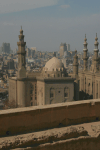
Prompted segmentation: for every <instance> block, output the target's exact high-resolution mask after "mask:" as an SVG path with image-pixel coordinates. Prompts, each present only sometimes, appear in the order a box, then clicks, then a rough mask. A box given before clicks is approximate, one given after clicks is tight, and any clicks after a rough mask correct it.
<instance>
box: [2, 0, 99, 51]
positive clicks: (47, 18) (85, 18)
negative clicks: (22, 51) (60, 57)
mask: <svg viewBox="0 0 100 150" xmlns="http://www.w3.org/2000/svg"><path fill="white" fill-rule="evenodd" d="M0 1H1V3H0V5H1V6H0V20H1V21H0V34H1V36H0V46H1V45H2V43H3V42H6V43H10V45H11V49H15V48H17V41H18V35H19V30H20V28H21V25H22V28H23V31H24V35H25V41H26V45H27V46H28V47H29V48H30V47H37V50H38V51H59V46H60V44H61V42H63V43H65V42H66V43H67V44H70V45H71V50H72V51H74V50H75V48H76V49H77V50H78V51H82V50H83V48H84V47H83V42H84V37H85V34H86V35H87V42H88V51H93V49H94V42H95V36H96V32H97V34H98V42H99V41H100V32H99V24H100V21H99V17H100V9H99V4H100V1H99V0H96V1H95V2H94V1H93V0H91V1H90V0H88V1H86V0H84V1H81V2H80V1H79V0H76V1H74V0H70V1H69V0H68V1H67V2H66V0H62V1H60V0H48V1H47V0H29V1H27V0H21V1H19V0H17V2H13V1H12V0H7V1H6V0H5V1H6V3H5V1H4V0H0ZM12 8H13V9H12Z"/></svg>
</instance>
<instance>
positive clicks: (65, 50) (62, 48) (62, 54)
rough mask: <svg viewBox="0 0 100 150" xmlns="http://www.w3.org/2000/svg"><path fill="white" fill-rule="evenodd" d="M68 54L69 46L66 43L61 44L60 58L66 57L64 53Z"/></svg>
mask: <svg viewBox="0 0 100 150" xmlns="http://www.w3.org/2000/svg"><path fill="white" fill-rule="evenodd" d="M65 52H67V46H66V43H61V44H60V51H59V53H60V56H64V53H65Z"/></svg>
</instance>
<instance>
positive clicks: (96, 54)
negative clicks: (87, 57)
mask: <svg viewBox="0 0 100 150" xmlns="http://www.w3.org/2000/svg"><path fill="white" fill-rule="evenodd" d="M98 45H99V42H98V37H97V33H96V38H95V43H94V46H95V49H94V57H93V59H94V72H97V71H98V70H99V64H98V52H99V49H98Z"/></svg>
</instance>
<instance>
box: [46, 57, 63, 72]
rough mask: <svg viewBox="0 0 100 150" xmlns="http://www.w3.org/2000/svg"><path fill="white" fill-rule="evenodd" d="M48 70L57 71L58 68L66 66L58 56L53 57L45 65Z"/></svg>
mask: <svg viewBox="0 0 100 150" xmlns="http://www.w3.org/2000/svg"><path fill="white" fill-rule="evenodd" d="M44 68H45V70H46V71H53V70H54V71H56V69H58V70H59V69H62V68H64V64H63V63H62V62H61V60H59V59H58V58H56V57H53V58H51V59H50V60H49V61H48V62H47V63H46V65H45V67H44Z"/></svg>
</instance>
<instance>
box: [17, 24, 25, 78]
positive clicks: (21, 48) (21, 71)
mask: <svg viewBox="0 0 100 150" xmlns="http://www.w3.org/2000/svg"><path fill="white" fill-rule="evenodd" d="M17 45H18V51H17V54H18V74H17V77H18V78H25V77H26V67H25V65H26V61H25V55H26V51H25V45H26V42H24V35H23V30H22V26H21V30H20V35H19V42H17Z"/></svg>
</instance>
